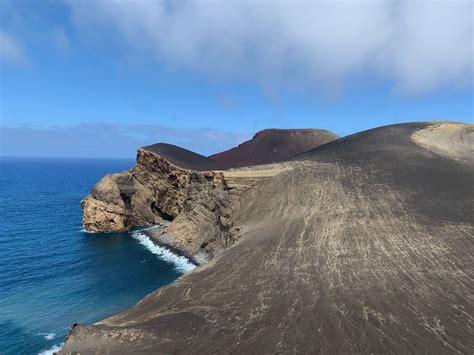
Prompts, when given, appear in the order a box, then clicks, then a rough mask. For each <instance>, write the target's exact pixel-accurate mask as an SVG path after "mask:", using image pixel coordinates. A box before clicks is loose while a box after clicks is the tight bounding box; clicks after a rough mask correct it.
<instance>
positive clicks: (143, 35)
mask: <svg viewBox="0 0 474 355" xmlns="http://www.w3.org/2000/svg"><path fill="white" fill-rule="evenodd" d="M70 4H71V6H72V7H73V18H74V21H75V23H76V24H77V25H78V26H79V28H81V29H83V30H88V31H92V32H93V33H95V34H96V35H97V33H99V31H100V30H107V33H109V34H110V33H118V34H119V37H117V38H116V40H118V41H120V40H122V41H124V42H125V43H126V44H127V46H128V48H127V49H128V50H139V51H143V50H145V51H146V53H149V54H151V55H152V56H153V57H154V58H155V59H156V60H157V61H158V62H160V63H161V64H164V65H166V66H168V67H170V68H172V69H176V70H182V69H186V70H192V71H195V72H198V73H201V74H203V75H206V76H209V77H211V78H225V79H228V78H232V79H241V80H256V81H258V82H259V84H261V85H262V87H264V88H265V89H268V90H280V89H304V90H307V89H308V88H312V89H318V90H324V91H325V92H328V91H329V92H331V91H335V90H338V89H339V88H341V87H343V85H344V84H345V83H347V82H348V81H350V80H351V79H352V78H354V77H361V75H363V74H365V75H366V74H369V75H372V76H373V77H377V78H379V79H380V78H382V79H384V80H389V81H391V82H392V83H393V84H394V86H395V87H396V88H398V89H400V90H403V91H404V92H406V93H410V94H411V93H422V92H426V91H430V90H434V89H437V88H440V87H443V86H459V85H466V84H468V85H471V84H472V75H473V73H472V64H473V63H472V62H473V55H472V51H473V21H472V11H473V10H472V7H473V3H472V2H471V1H464V0H453V1H450V0H445V1H443V0H439V1H423V0H418V1H411V0H401V1H395V0H385V1H384V0H381V1H377V0H374V1H371V0H366V1H355V0H353V1H350V0H349V1H344V2H342V1H329V0H326V1H324V0H322V1H293V2H290V1H278V0H274V1H248V0H247V1H246V0H241V1H197V0H196V1H194V0H187V1H178V2H169V1H151V0H147V1H145V0H141V1H112V0H98V1H94V2H90V1H84V2H83V1H77V2H70ZM103 40H104V41H106V40H108V39H106V38H103ZM140 53H142V52H140ZM128 55H129V54H128Z"/></svg>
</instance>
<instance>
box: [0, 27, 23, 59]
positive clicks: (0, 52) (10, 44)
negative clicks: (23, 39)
mask: <svg viewBox="0 0 474 355" xmlns="http://www.w3.org/2000/svg"><path fill="white" fill-rule="evenodd" d="M0 61H1V62H4V63H7V64H13V65H24V64H26V63H28V58H27V56H26V53H25V51H24V49H23V47H22V45H21V44H20V42H19V41H18V39H16V38H15V37H13V36H11V35H9V34H7V33H5V32H3V31H1V30H0Z"/></svg>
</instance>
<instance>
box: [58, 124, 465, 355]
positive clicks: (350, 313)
mask: <svg viewBox="0 0 474 355" xmlns="http://www.w3.org/2000/svg"><path fill="white" fill-rule="evenodd" d="M473 156H474V126H473V125H468V124H458V123H452V122H434V123H412V124H400V125H393V126H386V127H381V128H377V129H372V130H369V131H365V132H361V133H358V134H354V135H351V136H348V137H345V138H342V139H338V140H335V141H332V142H330V143H328V144H325V145H322V146H320V147H318V148H316V149H313V150H311V151H308V152H306V153H304V154H300V155H298V156H297V157H296V158H295V159H293V160H292V161H289V162H285V163H277V164H270V165H264V166H258V167H252V168H240V169H234V170H228V171H223V172H222V171H219V172H218V171H213V172H191V171H189V170H183V169H181V168H178V167H177V166H175V165H173V164H171V163H169V162H167V161H164V160H163V158H161V157H160V156H158V155H156V154H154V153H152V152H148V151H146V150H143V149H142V150H140V152H139V157H138V164H137V167H136V168H134V169H132V170H131V171H130V172H128V173H127V174H129V175H127V174H125V175H123V176H122V177H120V178H119V177H117V176H115V177H114V175H112V176H110V177H107V178H106V179H107V180H106V182H105V183H104V184H106V187H104V188H103V189H102V188H101V189H99V190H101V191H109V194H107V197H103V196H102V197H101V199H99V200H98V201H100V203H102V202H103V203H104V207H102V206H99V205H98V206H96V207H97V208H98V209H101V208H102V209H101V211H103V212H101V213H103V214H104V218H108V217H107V216H108V213H110V216H114V218H115V216H119V217H116V219H114V218H109V219H112V220H113V225H117V226H122V225H128V224H133V223H134V222H135V221H136V220H139V219H140V218H150V220H151V219H152V216H153V218H154V220H153V223H156V222H159V220H160V218H162V219H170V218H173V217H175V219H174V220H173V223H172V224H174V223H175V222H174V221H175V220H176V219H178V218H180V217H179V216H181V215H182V211H186V212H185V214H184V215H183V216H188V217H187V218H189V220H191V221H194V222H186V223H190V224H189V225H188V228H189V231H191V230H192V232H188V230H186V229H185V230H184V231H185V232H186V233H189V235H191V234H193V235H194V234H196V235H197V233H203V232H204V231H203V230H197V229H193V228H206V229H205V230H206V233H209V235H212V234H213V233H214V234H213V235H215V236H222V235H226V233H228V237H227V238H228V240H229V242H228V243H225V242H224V239H220V238H221V237H214V238H216V239H215V240H212V239H213V238H210V239H205V240H204V239H203V244H205V243H208V244H207V245H206V246H210V247H211V248H212V250H213V252H212V255H213V259H212V260H210V261H209V262H208V263H206V264H205V265H203V266H201V267H198V268H196V269H194V270H193V271H191V272H190V273H188V274H186V275H185V276H183V277H182V278H181V279H180V280H179V281H177V282H175V283H174V284H171V285H169V286H167V287H163V288H161V289H159V290H157V291H155V292H153V293H151V294H150V295H148V296H147V297H145V298H144V299H143V300H141V301H140V302H139V303H137V304H136V305H135V306H134V307H132V308H131V309H129V310H126V311H124V312H121V313H119V314H117V315H115V316H113V317H110V318H107V319H104V320H102V321H100V322H97V323H95V324H93V325H77V326H75V327H74V328H73V329H72V330H71V332H70V334H69V335H68V337H67V339H66V341H65V345H64V348H63V350H62V351H61V353H71V352H75V351H77V352H80V353H81V354H85V353H134V352H135V353H144V352H147V353H180V354H181V353H184V354H186V353H189V354H208V353H250V354H269V353H288V354H292V353H305V354H313V353H324V354H334V353H402V354H405V353H417V354H418V353H419V354H423V353H472V349H473V348H474V331H473V326H472V325H473V324H474V302H473V290H474V266H473V262H472V260H474V259H473V257H474V245H473V236H474V189H473V181H474V160H473ZM160 159H161V160H160ZM158 163H159V164H158ZM145 166H147V167H148V168H147V169H144V167H145ZM149 169H153V170H150V171H153V174H152V173H150V171H149ZM145 170H146V171H145ZM189 174H191V175H192V178H190V176H191V175H189ZM156 176H163V181H160V182H157V181H156ZM120 179H123V181H126V183H123V181H122V180H120ZM138 182H139V183H140V184H142V185H146V186H148V185H150V186H151V184H165V185H166V188H167V191H169V192H167V193H164V192H163V197H162V201H160V202H158V201H157V200H156V201H155V200H153V199H152V198H150V195H149V191H148V190H146V191H145V190H144V191H141V190H140V193H139V196H140V197H139V199H140V201H142V200H144V201H147V203H148V202H150V201H152V200H153V201H155V204H157V205H156V206H155V207H153V208H152V207H151V202H150V206H149V207H150V209H149V210H146V211H145V210H140V211H138V210H137V211H135V210H134V207H133V206H134V201H133V198H132V200H131V201H129V200H128V199H127V197H126V196H127V190H126V189H125V188H124V187H125V186H132V187H133V186H135V185H134V184H137V183H138ZM101 183H102V182H101ZM195 185H199V187H197V186H195ZM182 186H186V187H187V189H186V191H193V193H192V194H191V195H192V196H191V195H190V194H188V193H186V194H184V193H181V192H180V191H182ZM191 186H192V187H191ZM194 189H196V190H194ZM158 190H159V191H162V189H161V188H160V189H158V188H157V190H156V191H158ZM234 190H238V191H239V193H238V194H236V195H239V197H238V198H237V197H233V196H231V194H232V193H233V192H232V191H234ZM137 191H138V190H137ZM163 191H164V190H163ZM95 193H96V194H98V193H99V192H97V191H96V192H95ZM100 193H102V192H100ZM122 194H123V195H124V196H125V198H124V197H123V196H122ZM236 195H235V196H236ZM92 198H94V191H93V193H92V197H90V199H92ZM147 199H148V200H147ZM189 199H192V200H193V201H200V202H196V204H194V203H190V204H187V203H185V201H187V200H189ZM117 201H118V202H117ZM120 201H122V202H120ZM127 201H128V202H127ZM229 201H230V204H229ZM236 201H238V202H236ZM88 203H89V202H87V199H86V202H85V203H84V205H85V210H86V209H87V208H88V206H87V204H88ZM98 203H99V202H97V204H98ZM121 203H122V204H123V206H127V204H129V205H130V207H129V208H128V209H126V210H127V213H132V214H133V216H129V218H132V219H131V220H130V221H129V220H127V219H126V218H125V215H124V217H123V221H122V217H120V216H121V215H119V214H118V213H116V212H115V210H110V211H111V212H108V210H107V208H109V209H112V208H118V209H120V208H122V207H120V206H122V205H121ZM117 206H119V207H117ZM203 206H204V207H203ZM211 206H212V208H213V209H214V210H213V213H214V214H212V215H211V214H208V212H204V210H207V209H208V208H211ZM89 207H91V208H92V206H89ZM201 207H203V209H201ZM212 208H211V210H212ZM123 210H124V209H123V208H122V209H121V211H123ZM130 211H131V212H130ZM154 211H159V212H154ZM91 213H92V212H91ZM94 213H95V212H94ZM184 218H186V217H183V219H184ZM203 220H206V223H204V225H205V227H204V226H202V225H201V221H203ZM197 221H200V222H199V223H198V222H197ZM100 223H101V221H100V220H98V221H97V224H98V225H99V224H100ZM196 224H199V226H197V225H196ZM185 225H186V224H185ZM177 226H178V225H177ZM222 231H224V233H223V232H222ZM177 232H178V231H177V230H175V231H173V233H177ZM179 232H181V231H179ZM196 238H198V237H196ZM199 238H208V237H204V236H203V235H200V236H199ZM231 239H232V241H230V240H231ZM191 244H192V243H191ZM198 244H199V243H198ZM212 245H214V246H212Z"/></svg>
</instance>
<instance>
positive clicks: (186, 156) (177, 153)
mask: <svg viewBox="0 0 474 355" xmlns="http://www.w3.org/2000/svg"><path fill="white" fill-rule="evenodd" d="M143 149H145V150H148V151H150V152H152V153H155V154H158V155H160V156H161V157H162V158H163V159H166V160H168V161H169V162H170V163H172V164H174V165H176V166H179V167H181V168H184V169H189V170H195V171H205V170H219V169H222V168H224V166H223V165H222V164H220V163H219V162H216V161H213V160H211V159H209V158H207V157H205V156H204V155H200V154H198V153H195V152H192V151H190V150H187V149H184V148H181V147H178V146H176V145H173V144H167V143H157V144H153V145H149V146H146V147H143Z"/></svg>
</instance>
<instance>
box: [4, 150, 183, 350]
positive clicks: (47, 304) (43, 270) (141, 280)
mask: <svg viewBox="0 0 474 355" xmlns="http://www.w3.org/2000/svg"><path fill="white" fill-rule="evenodd" d="M133 164H134V162H133V161H131V160H102V159H63V158H61V159H59V158H0V217H1V228H0V354H38V353H41V352H43V351H45V350H48V349H52V348H53V347H54V346H57V345H58V344H60V343H61V342H62V341H63V339H64V336H65V335H66V334H67V330H68V328H69V326H70V325H71V324H72V323H74V322H77V323H90V322H94V321H96V320H99V319H101V318H104V317H106V316H109V315H112V314H114V313H116V312H118V311H120V310H123V309H125V308H128V307H130V306H132V305H133V304H135V303H136V302H137V301H138V300H140V299H141V298H143V297H144V296H145V295H146V294H148V293H150V292H151V291H153V290H155V289H157V288H159V287H161V286H163V285H166V284H169V283H171V282H173V281H175V280H176V279H177V278H179V277H180V276H181V275H182V274H183V272H184V271H186V270H188V269H190V268H191V267H192V266H191V265H190V264H189V263H187V262H186V260H183V259H182V258H180V257H176V256H174V255H172V254H170V253H167V252H166V251H164V250H163V249H161V248H157V247H154V246H153V244H152V243H151V242H150V241H149V240H147V239H146V237H144V236H143V235H140V234H139V233H135V234H131V233H130V234H127V233H124V234H89V233H85V232H83V231H82V224H81V208H80V205H79V202H80V200H81V198H82V197H84V196H85V195H86V194H88V193H89V191H90V189H91V187H92V186H93V185H94V183H96V182H97V181H98V180H99V179H100V178H101V177H102V176H104V175H105V174H107V173H112V172H118V171H122V170H125V169H128V168H130V167H131V166H133ZM157 254H159V255H157Z"/></svg>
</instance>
